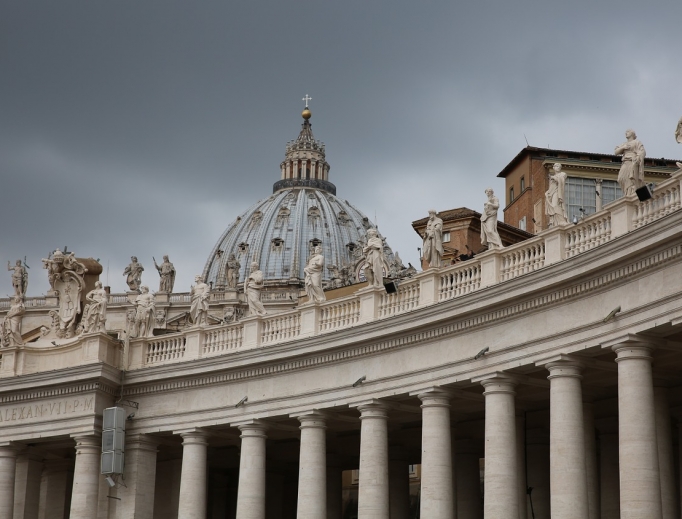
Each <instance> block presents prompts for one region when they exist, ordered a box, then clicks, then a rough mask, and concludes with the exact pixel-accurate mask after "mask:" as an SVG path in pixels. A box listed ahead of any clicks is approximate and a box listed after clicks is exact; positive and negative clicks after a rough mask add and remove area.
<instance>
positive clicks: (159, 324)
mask: <svg viewBox="0 0 682 519" xmlns="http://www.w3.org/2000/svg"><path fill="white" fill-rule="evenodd" d="M165 327H166V309H165V308H157V309H156V313H155V314H154V328H157V329H159V328H165Z"/></svg>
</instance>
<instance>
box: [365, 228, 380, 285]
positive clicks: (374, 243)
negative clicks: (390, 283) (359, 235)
mask: <svg viewBox="0 0 682 519" xmlns="http://www.w3.org/2000/svg"><path fill="white" fill-rule="evenodd" d="M366 234H367V243H366V244H365V246H364V247H363V248H362V252H363V254H364V255H365V278H367V281H368V283H369V286H374V287H383V286H384V242H383V240H382V239H381V238H379V233H377V231H376V229H369V230H368V231H367V233H366Z"/></svg>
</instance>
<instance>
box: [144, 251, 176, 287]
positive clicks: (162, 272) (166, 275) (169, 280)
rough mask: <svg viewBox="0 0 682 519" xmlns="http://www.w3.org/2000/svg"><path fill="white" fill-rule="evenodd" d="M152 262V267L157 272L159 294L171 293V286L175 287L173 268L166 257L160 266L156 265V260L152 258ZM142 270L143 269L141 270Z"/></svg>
mask: <svg viewBox="0 0 682 519" xmlns="http://www.w3.org/2000/svg"><path fill="white" fill-rule="evenodd" d="M152 259H153V260H154V267H156V270H158V272H159V276H160V278H161V279H159V292H165V293H167V294H170V293H172V292H173V285H175V267H174V266H173V264H172V263H171V262H170V261H169V260H168V256H164V257H163V263H161V265H157V264H156V258H154V257H153V256H152ZM143 270H144V269H143Z"/></svg>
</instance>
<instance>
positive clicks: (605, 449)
mask: <svg viewBox="0 0 682 519" xmlns="http://www.w3.org/2000/svg"><path fill="white" fill-rule="evenodd" d="M599 462H600V464H599V477H600V479H599V487H600V489H601V499H600V505H601V506H600V510H601V519H619V518H620V491H619V482H618V435H617V434H605V433H602V434H600V435H599Z"/></svg>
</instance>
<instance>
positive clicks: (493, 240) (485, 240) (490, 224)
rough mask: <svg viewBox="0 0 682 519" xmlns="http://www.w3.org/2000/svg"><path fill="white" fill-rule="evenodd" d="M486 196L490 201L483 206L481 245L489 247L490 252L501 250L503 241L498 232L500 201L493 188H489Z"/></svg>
mask: <svg viewBox="0 0 682 519" xmlns="http://www.w3.org/2000/svg"><path fill="white" fill-rule="evenodd" d="M485 194H486V195H487V196H488V201H487V202H486V203H485V204H483V214H482V215H481V245H484V246H485V245H487V246H488V250H493V249H501V248H502V247H503V245H502V240H501V239H500V235H499V234H498V232H497V210H498V209H499V207H500V201H499V200H498V199H497V197H496V196H495V193H494V192H493V190H492V188H487V189H486V190H485Z"/></svg>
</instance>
